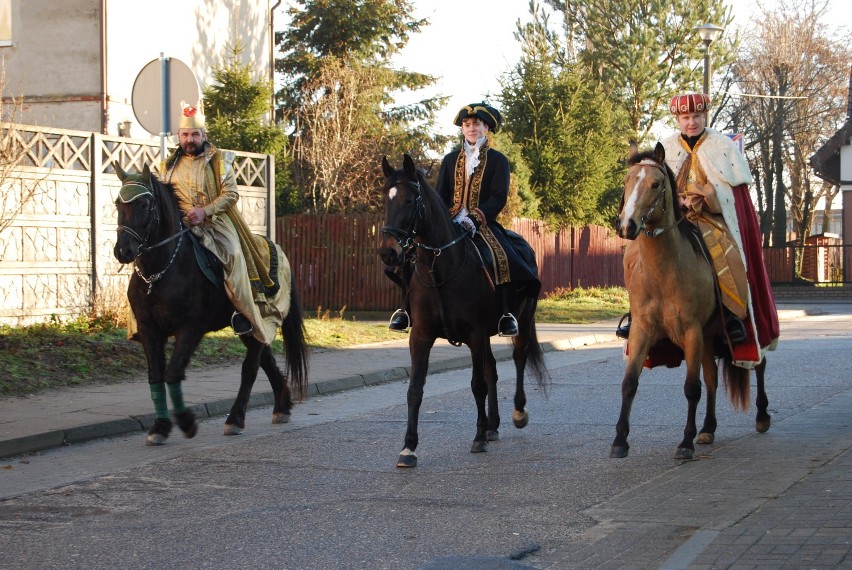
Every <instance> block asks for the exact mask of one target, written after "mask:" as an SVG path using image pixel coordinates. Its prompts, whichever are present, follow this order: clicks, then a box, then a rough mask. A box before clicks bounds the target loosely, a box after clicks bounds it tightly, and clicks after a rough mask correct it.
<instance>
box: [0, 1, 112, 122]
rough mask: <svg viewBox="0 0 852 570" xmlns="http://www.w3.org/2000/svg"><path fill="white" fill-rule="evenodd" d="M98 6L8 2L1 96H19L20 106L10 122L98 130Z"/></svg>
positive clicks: (1, 51) (89, 3) (0, 52)
mask: <svg viewBox="0 0 852 570" xmlns="http://www.w3.org/2000/svg"><path fill="white" fill-rule="evenodd" d="M100 4H101V0H72V1H65V2H56V1H55V0H25V1H13V2H12V14H11V15H12V30H11V31H12V45H9V46H4V47H0V57H2V58H3V61H4V66H5V73H6V86H5V92H4V95H5V96H16V97H20V96H23V97H24V107H23V109H22V110H21V113H20V114H19V115H18V116H16V117H14V119H13V120H15V121H17V122H20V123H26V124H32V125H39V126H63V127H68V128H85V129H90V128H92V126H94V128H93V129H92V130H95V131H99V130H100V126H99V125H100V120H99V117H100V109H101V103H100V102H101V98H102V89H101V80H100V78H101V68H100V60H101V57H100V51H101V43H100V35H101V34H100ZM7 108H8V106H7Z"/></svg>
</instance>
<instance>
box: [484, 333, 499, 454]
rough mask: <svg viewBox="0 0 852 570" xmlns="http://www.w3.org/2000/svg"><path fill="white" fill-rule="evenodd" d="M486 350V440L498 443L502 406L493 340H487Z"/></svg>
mask: <svg viewBox="0 0 852 570" xmlns="http://www.w3.org/2000/svg"><path fill="white" fill-rule="evenodd" d="M485 348H486V351H485V364H484V366H483V373H484V377H485V385H486V386H487V387H488V429H487V430H486V431H485V439H486V440H488V441H498V440H499V439H500V404H499V402H498V400H497V380H498V375H497V361H496V360H495V359H494V353H493V352H492V351H491V339H489V338H486V339H485Z"/></svg>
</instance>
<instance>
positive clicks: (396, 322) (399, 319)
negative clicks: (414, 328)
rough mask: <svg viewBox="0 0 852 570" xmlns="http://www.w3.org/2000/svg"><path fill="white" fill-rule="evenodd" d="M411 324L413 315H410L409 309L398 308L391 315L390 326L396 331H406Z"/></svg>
mask: <svg viewBox="0 0 852 570" xmlns="http://www.w3.org/2000/svg"><path fill="white" fill-rule="evenodd" d="M410 326H411V317H409V316H408V311H406V310H405V309H397V310H396V311H394V313H393V315H391V318H390V322H389V323H388V328H389V329H390V330H392V331H396V332H406V331H407V330H408V329H409V327H410Z"/></svg>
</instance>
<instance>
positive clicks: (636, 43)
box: [537, 0, 738, 142]
mask: <svg viewBox="0 0 852 570" xmlns="http://www.w3.org/2000/svg"><path fill="white" fill-rule="evenodd" d="M545 2H546V3H547V4H548V5H549V6H550V7H551V8H553V9H554V10H555V11H556V12H558V13H559V14H561V15H562V17H563V32H564V37H563V38H558V37H557V36H555V35H553V34H551V35H550V36H549V39H550V41H552V42H556V45H555V46H554V47H553V50H554V52H556V53H559V54H561V55H563V56H564V57H565V58H566V59H567V60H568V61H567V62H566V63H572V62H574V61H577V62H579V63H581V64H582V65H583V66H584V67H586V68H587V69H588V70H589V72H590V77H593V78H595V80H596V81H597V82H599V84H600V86H601V87H602V89H603V90H604V91H605V92H606V93H609V94H610V96H611V97H612V98H613V99H614V100H616V101H618V103H619V105H620V106H621V108H622V109H623V110H624V111H625V112H626V114H627V117H628V121H629V122H628V127H629V129H630V136H631V137H632V138H633V139H634V140H636V141H637V142H643V141H646V140H647V139H648V137H649V134H650V131H651V128H652V127H653V126H654V125H655V123H657V122H659V121H660V120H661V119H663V118H665V117H667V116H668V102H669V100H670V98H671V97H672V95H673V94H674V93H676V92H678V91H682V90H691V91H702V90H703V65H702V64H701V62H702V60H703V57H704V44H703V43H702V42H701V40H700V39H699V38H698V35H697V34H696V32H695V28H696V27H697V26H700V25H702V24H705V23H708V22H712V23H715V24H717V25H720V26H723V27H726V28H727V30H726V33H725V37H724V38H723V39H722V40H719V41H716V42H713V43H712V44H711V46H710V50H711V59H712V61H713V62H714V65H715V66H716V67H718V68H720V69H721V68H722V67H724V66H727V65H729V64H730V63H731V62H732V61H733V58H734V52H735V48H736V44H737V42H738V38H737V35H736V33H735V30H733V29H731V28H730V24H731V22H732V21H733V16H732V15H731V11H730V9H729V8H727V6H726V2H725V0H706V1H705V2H694V1H692V0H582V1H576V0H574V1H572V0H545ZM537 13H538V14H539V17H540V14H541V11H537Z"/></svg>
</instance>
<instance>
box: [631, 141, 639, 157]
mask: <svg viewBox="0 0 852 570" xmlns="http://www.w3.org/2000/svg"><path fill="white" fill-rule="evenodd" d="M637 154H639V147H638V146H636V141H633V140H632V141H630V158H633V157H634V156H636V155H637Z"/></svg>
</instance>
